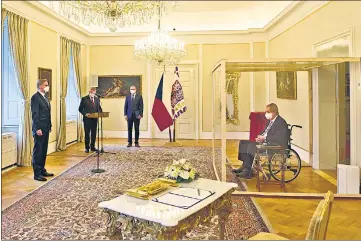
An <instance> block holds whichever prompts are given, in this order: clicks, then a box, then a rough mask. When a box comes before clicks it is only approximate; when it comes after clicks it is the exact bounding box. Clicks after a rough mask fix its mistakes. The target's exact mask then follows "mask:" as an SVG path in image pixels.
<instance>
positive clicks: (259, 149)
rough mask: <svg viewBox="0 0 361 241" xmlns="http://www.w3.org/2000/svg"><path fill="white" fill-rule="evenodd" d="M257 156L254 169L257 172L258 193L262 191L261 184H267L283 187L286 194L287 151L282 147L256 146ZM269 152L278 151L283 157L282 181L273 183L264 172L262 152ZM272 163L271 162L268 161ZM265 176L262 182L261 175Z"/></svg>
mask: <svg viewBox="0 0 361 241" xmlns="http://www.w3.org/2000/svg"><path fill="white" fill-rule="evenodd" d="M256 150H257V151H256V155H255V162H254V164H253V165H254V167H255V171H256V176H257V184H256V187H257V188H258V191H259V192H260V191H261V183H265V184H278V185H280V186H281V189H283V191H284V192H286V186H285V165H284V164H285V161H286V159H285V149H284V148H283V147H281V146H275V145H272V146H268V145H256ZM268 151H277V152H278V153H280V154H281V156H282V163H281V168H280V169H281V181H271V177H269V176H267V175H266V173H265V171H264V170H263V167H262V163H261V152H268ZM268 161H270V160H268ZM260 173H261V174H262V175H263V178H262V180H260V177H259V174H260Z"/></svg>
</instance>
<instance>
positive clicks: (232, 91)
mask: <svg viewBox="0 0 361 241" xmlns="http://www.w3.org/2000/svg"><path fill="white" fill-rule="evenodd" d="M240 77H241V73H240V72H234V73H226V99H227V102H226V103H227V105H226V123H227V124H229V123H230V124H233V125H239V110H238V99H239V98H238V82H239V78H240Z"/></svg>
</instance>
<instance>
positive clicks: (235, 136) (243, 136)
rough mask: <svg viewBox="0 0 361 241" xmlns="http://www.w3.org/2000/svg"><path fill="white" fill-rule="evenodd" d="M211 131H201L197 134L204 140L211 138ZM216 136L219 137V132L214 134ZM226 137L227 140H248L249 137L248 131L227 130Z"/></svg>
mask: <svg viewBox="0 0 361 241" xmlns="http://www.w3.org/2000/svg"><path fill="white" fill-rule="evenodd" d="M212 136H213V135H212V132H201V133H200V135H199V139H204V140H211V139H212ZM216 138H220V134H218V133H217V134H216ZM226 138H227V139H229V140H248V139H249V132H248V131H243V132H227V134H226Z"/></svg>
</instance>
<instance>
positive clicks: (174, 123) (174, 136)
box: [173, 119, 175, 142]
mask: <svg viewBox="0 0 361 241" xmlns="http://www.w3.org/2000/svg"><path fill="white" fill-rule="evenodd" d="M173 142H175V119H173Z"/></svg>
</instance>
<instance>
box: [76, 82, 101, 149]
mask: <svg viewBox="0 0 361 241" xmlns="http://www.w3.org/2000/svg"><path fill="white" fill-rule="evenodd" d="M95 94H96V88H90V90H89V95H86V96H84V97H82V98H81V101H80V105H79V112H80V113H81V114H82V115H83V122H84V135H85V152H86V153H89V148H90V150H91V151H98V149H96V148H95V139H96V136H97V125H98V119H96V118H88V116H89V115H90V114H91V113H96V112H101V111H102V107H101V106H100V101H99V98H98V97H97V96H96V95H95ZM90 134H91V141H90ZM89 142H90V145H89Z"/></svg>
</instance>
